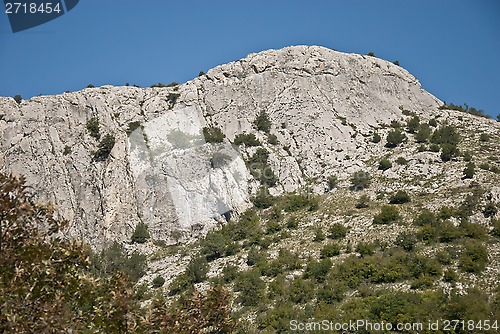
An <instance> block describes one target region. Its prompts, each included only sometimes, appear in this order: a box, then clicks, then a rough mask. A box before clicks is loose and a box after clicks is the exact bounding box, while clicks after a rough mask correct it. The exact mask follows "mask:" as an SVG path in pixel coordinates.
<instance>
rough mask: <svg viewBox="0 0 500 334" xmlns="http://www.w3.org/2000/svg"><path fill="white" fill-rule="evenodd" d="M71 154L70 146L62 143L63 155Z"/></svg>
mask: <svg viewBox="0 0 500 334" xmlns="http://www.w3.org/2000/svg"><path fill="white" fill-rule="evenodd" d="M68 154H71V146H68V145H64V150H63V155H68Z"/></svg>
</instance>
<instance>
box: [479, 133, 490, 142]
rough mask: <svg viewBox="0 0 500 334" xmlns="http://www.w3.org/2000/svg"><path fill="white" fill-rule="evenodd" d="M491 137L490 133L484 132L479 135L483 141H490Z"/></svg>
mask: <svg viewBox="0 0 500 334" xmlns="http://www.w3.org/2000/svg"><path fill="white" fill-rule="evenodd" d="M490 139H491V137H490V135H489V134H487V133H484V132H483V133H481V135H480V136H479V140H480V141H482V142H487V141H490Z"/></svg>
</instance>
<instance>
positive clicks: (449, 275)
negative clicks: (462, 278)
mask: <svg viewBox="0 0 500 334" xmlns="http://www.w3.org/2000/svg"><path fill="white" fill-rule="evenodd" d="M457 279H458V276H457V273H456V272H455V271H454V270H453V269H448V270H446V271H445V272H444V274H443V280H444V281H445V282H447V283H453V282H456V281H457Z"/></svg>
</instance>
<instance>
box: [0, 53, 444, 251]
mask: <svg viewBox="0 0 500 334" xmlns="http://www.w3.org/2000/svg"><path fill="white" fill-rule="evenodd" d="M176 94H179V96H178V98H177V95H176ZM441 104H442V102H441V101H439V100H438V99H437V98H435V97H434V96H432V95H431V94H429V93H427V92H426V91H424V90H423V89H422V87H421V86H420V84H419V82H418V81H417V80H416V79H415V78H414V77H413V76H412V75H411V74H409V73H408V72H407V71H406V70H404V69H403V68H401V67H399V66H396V65H394V64H392V63H389V62H387V61H384V60H381V59H378V58H374V57H369V56H361V55H356V54H345V53H340V52H336V51H332V50H329V49H326V48H322V47H307V46H297V47H288V48H284V49H281V50H269V51H264V52H261V53H259V54H251V55H249V56H248V57H247V58H245V59H242V60H239V61H236V62H233V63H229V64H226V65H221V66H218V67H216V68H214V69H212V70H210V71H208V73H207V74H206V75H203V76H201V77H199V78H196V79H194V80H192V81H190V82H187V83H185V84H183V85H179V86H176V87H169V88H136V87H112V86H103V87H100V88H94V89H84V90H82V91H79V92H74V93H64V94H61V95H56V96H40V97H33V98H32V99H30V100H28V101H23V102H22V103H21V104H19V105H18V104H17V103H16V102H15V101H14V100H13V99H12V98H0V137H1V141H0V145H1V151H0V170H1V171H2V172H13V173H15V174H22V175H25V176H26V179H27V181H28V184H29V185H30V186H31V187H32V188H33V189H34V191H35V193H36V195H37V196H38V197H39V198H40V199H43V200H48V201H51V202H53V203H55V205H56V206H57V207H58V208H59V211H60V213H61V214H62V216H64V217H65V218H66V219H68V220H69V221H70V222H71V228H70V230H69V231H68V233H69V235H71V236H74V237H78V238H83V239H84V240H86V241H88V242H89V243H90V244H92V245H93V246H94V247H96V248H101V247H103V246H105V245H107V244H109V243H110V242H111V241H113V240H118V241H123V240H128V239H129V238H130V236H131V234H132V232H133V230H134V228H135V226H136V224H137V223H138V222H139V221H143V222H145V223H146V224H147V225H148V226H149V230H150V232H151V234H152V236H153V238H155V239H161V240H166V241H168V242H174V241H175V239H178V236H179V235H182V236H183V237H184V238H189V237H191V236H196V235H198V234H199V233H204V232H205V231H206V230H207V229H209V228H211V227H212V226H214V224H216V222H217V221H222V217H221V214H223V213H225V212H229V211H230V212H232V213H238V212H241V211H242V210H244V209H245V208H246V207H248V206H249V205H250V202H249V198H250V196H251V192H252V191H255V189H256V188H257V187H258V183H257V182H256V181H254V180H252V179H251V177H250V174H249V173H248V171H247V169H246V166H245V162H244V159H246V158H248V155H249V154H251V153H253V152H255V148H246V149H245V148H243V149H240V148H237V147H234V146H233V145H231V143H230V142H232V141H233V139H234V137H235V135H236V134H239V133H242V132H252V133H255V134H256V135H257V137H258V138H259V139H260V141H261V142H262V143H263V146H264V147H265V148H266V149H267V150H268V151H269V152H270V156H269V164H270V165H271V167H272V168H273V170H274V172H275V174H276V175H277V176H278V179H279V182H278V185H277V186H276V187H274V188H273V189H271V190H270V191H271V193H273V194H277V193H281V192H283V191H294V190H296V189H298V188H299V187H301V186H305V185H309V186H311V187H312V188H313V189H314V190H315V191H317V192H323V191H324V188H325V180H326V178H327V176H328V175H330V174H332V173H335V174H337V175H338V176H339V177H340V179H341V180H345V179H347V178H348V176H349V175H350V174H351V173H353V172H354V171H357V170H360V169H366V168H367V166H371V164H373V162H372V161H370V159H373V157H377V156H380V155H381V154H383V150H384V148H383V143H379V144H374V143H371V141H370V140H371V136H372V134H373V132H374V131H377V132H378V133H380V134H381V135H382V136H384V134H386V133H387V132H388V131H389V129H386V128H385V127H386V126H387V125H388V124H389V123H390V122H391V121H392V120H398V121H402V120H403V118H404V116H403V114H402V111H401V110H402V109H407V110H410V111H412V112H414V113H416V114H418V115H419V116H420V117H421V119H423V120H425V119H429V118H431V117H434V116H435V115H436V113H437V112H438V111H437V107H438V106H439V105H441ZM262 111H265V112H266V113H267V114H268V115H269V117H270V119H271V121H272V128H271V133H272V134H275V135H276V136H277V138H278V141H279V144H277V145H271V144H269V143H268V142H267V137H266V134H265V133H263V132H257V131H256V130H255V129H254V125H253V122H254V120H255V118H256V117H257V115H258V114H259V113H260V112H262ZM92 117H95V118H98V119H99V124H100V132H101V137H103V136H104V135H106V134H112V135H113V136H114V137H115V139H116V143H115V145H114V147H113V149H112V151H111V154H110V156H109V158H108V159H106V161H103V162H96V161H93V160H92V154H93V152H94V151H96V149H97V146H98V141H97V140H96V139H95V138H93V137H91V136H90V134H89V131H87V130H86V123H87V121H88V120H89V119H90V118H92ZM131 122H139V123H140V124H141V125H142V127H139V128H138V129H136V130H135V131H134V132H132V133H131V134H129V135H128V134H127V133H126V130H127V128H128V126H129V124H130V123H131ZM204 126H216V127H220V128H221V129H222V131H223V133H224V134H225V135H226V139H225V140H224V142H223V143H221V144H209V143H205V141H204V140H203V137H202V136H201V128H203V127H204ZM215 153H217V154H218V156H219V157H221V156H222V157H223V159H222V160H221V161H222V162H221V161H219V162H221V163H219V164H218V165H217V166H214V165H213V164H211V161H212V160H211V159H212V158H213V157H214V154H215ZM217 154H216V155H217ZM425 154H428V153H422V154H421V155H417V156H414V157H411V160H410V162H411V163H410V164H409V166H411V168H413V169H409V172H408V173H410V174H411V173H415V171H418V173H424V174H429V173H440V172H442V171H441V170H435V171H432V170H429V168H428V166H427V165H426V164H425V162H422V161H424V160H426V159H428V157H426V156H425ZM407 158H408V157H407ZM408 168H410V167H408ZM388 175H389V173H388ZM389 177H390V176H389ZM396 177H397V176H396ZM311 180H312V181H311Z"/></svg>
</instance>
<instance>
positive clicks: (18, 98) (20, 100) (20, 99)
mask: <svg viewBox="0 0 500 334" xmlns="http://www.w3.org/2000/svg"><path fill="white" fill-rule="evenodd" d="M14 101H16V102H17V104H21V102H22V101H23V98H22V96H21V95H19V94H18V95H16V96H14Z"/></svg>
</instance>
